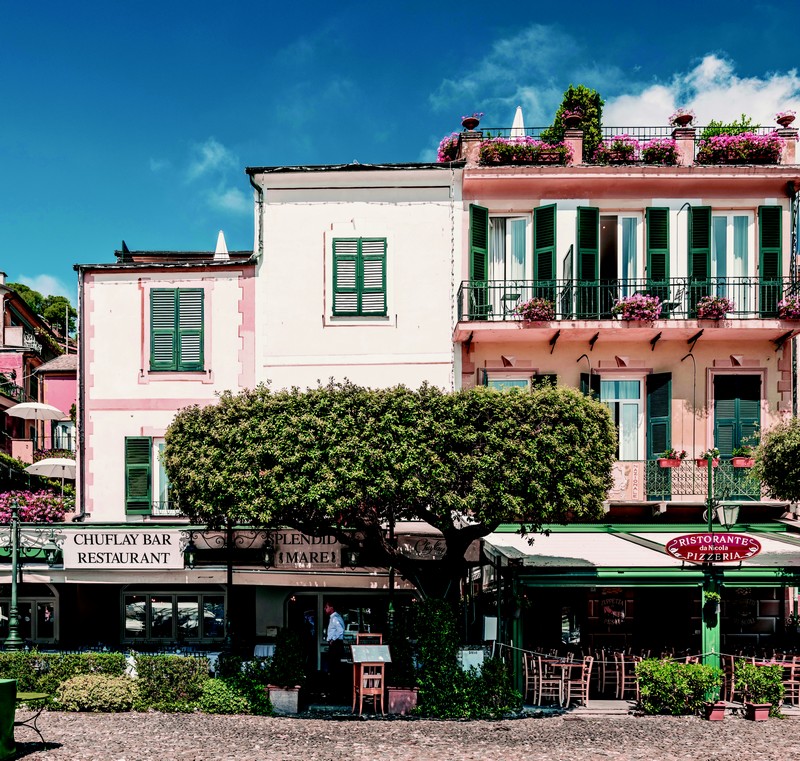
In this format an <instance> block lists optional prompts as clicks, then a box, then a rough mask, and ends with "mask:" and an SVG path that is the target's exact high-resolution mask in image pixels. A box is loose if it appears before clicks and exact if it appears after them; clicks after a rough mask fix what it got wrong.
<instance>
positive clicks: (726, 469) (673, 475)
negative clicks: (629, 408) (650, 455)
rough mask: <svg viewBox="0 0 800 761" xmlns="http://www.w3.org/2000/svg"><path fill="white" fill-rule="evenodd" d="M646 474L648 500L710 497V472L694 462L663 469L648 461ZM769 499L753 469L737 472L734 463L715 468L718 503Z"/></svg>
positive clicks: (688, 461)
mask: <svg viewBox="0 0 800 761" xmlns="http://www.w3.org/2000/svg"><path fill="white" fill-rule="evenodd" d="M644 472H645V493H646V494H647V496H648V498H649V499H666V498H670V497H678V496H682V497H697V498H702V499H706V498H707V497H708V470H707V469H706V468H704V467H697V466H696V464H695V461H694V460H684V461H683V463H682V464H681V466H680V467H678V468H662V467H661V466H660V465H659V464H658V460H647V461H646V462H645V463H644ZM766 497H767V492H766V490H765V489H764V487H763V486H762V484H761V482H760V481H759V480H758V479H757V478H755V477H754V476H753V473H752V470H751V469H750V468H734V467H733V463H732V462H731V460H721V461H720V463H719V466H718V467H716V468H714V494H713V498H714V499H715V500H719V501H722V500H732V501H747V500H754V501H758V500H761V499H764V498H766Z"/></svg>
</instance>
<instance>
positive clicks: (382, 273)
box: [358, 238, 386, 316]
mask: <svg viewBox="0 0 800 761" xmlns="http://www.w3.org/2000/svg"><path fill="white" fill-rule="evenodd" d="M359 246H360V249H361V250H360V252H359V253H360V259H359V265H360V267H359V269H360V272H359V278H358V280H359V286H360V291H361V293H360V298H361V303H360V305H359V308H360V311H359V314H364V315H380V316H384V315H385V314H386V238H362V239H361V240H360V241H359Z"/></svg>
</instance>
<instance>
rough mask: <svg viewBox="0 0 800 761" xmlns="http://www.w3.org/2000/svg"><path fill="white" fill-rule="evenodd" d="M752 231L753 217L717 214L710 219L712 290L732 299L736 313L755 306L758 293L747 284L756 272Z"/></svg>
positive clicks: (737, 213) (736, 214) (733, 213)
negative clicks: (713, 284) (753, 259)
mask: <svg viewBox="0 0 800 761" xmlns="http://www.w3.org/2000/svg"><path fill="white" fill-rule="evenodd" d="M753 229H754V227H753V215H752V213H743V212H727V213H718V212H714V213H713V214H712V216H711V278H712V282H713V283H715V286H714V289H713V290H714V293H715V295H717V296H727V297H728V298H729V299H731V300H732V301H733V302H734V305H735V308H736V311H737V312H739V311H740V312H748V311H750V309H751V308H752V306H753V305H754V304H755V289H754V286H752V285H751V284H750V283H749V282H748V276H749V275H750V274H751V273H752V272H753V269H754V262H753V261H751V259H752V252H753V240H752V239H753ZM751 291H752V292H751Z"/></svg>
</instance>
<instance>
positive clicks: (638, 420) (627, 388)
mask: <svg viewBox="0 0 800 761" xmlns="http://www.w3.org/2000/svg"><path fill="white" fill-rule="evenodd" d="M600 401H601V402H603V403H604V404H605V405H606V406H607V407H608V408H609V410H610V411H611V417H612V419H613V420H614V424H615V425H616V426H617V433H618V435H619V450H618V452H617V456H618V458H619V459H620V460H640V459H642V452H643V449H644V410H643V407H644V405H643V404H642V383H641V381H639V380H617V379H614V380H606V379H602V378H601V380H600Z"/></svg>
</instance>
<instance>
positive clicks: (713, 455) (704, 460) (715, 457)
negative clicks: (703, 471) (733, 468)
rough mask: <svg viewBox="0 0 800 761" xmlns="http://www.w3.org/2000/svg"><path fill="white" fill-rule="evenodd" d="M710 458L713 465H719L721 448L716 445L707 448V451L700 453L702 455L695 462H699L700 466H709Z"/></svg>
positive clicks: (715, 466)
mask: <svg viewBox="0 0 800 761" xmlns="http://www.w3.org/2000/svg"><path fill="white" fill-rule="evenodd" d="M709 460H711V467H713V468H718V467H719V449H717V448H716V447H712V448H711V449H706V451H705V452H701V453H700V456H699V457H698V458H697V459H696V460H695V463H696V464H697V467H698V468H707V467H708V461H709Z"/></svg>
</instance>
